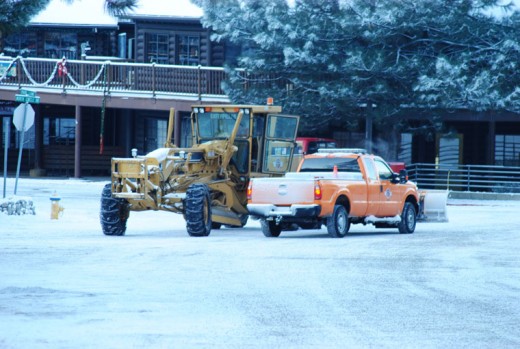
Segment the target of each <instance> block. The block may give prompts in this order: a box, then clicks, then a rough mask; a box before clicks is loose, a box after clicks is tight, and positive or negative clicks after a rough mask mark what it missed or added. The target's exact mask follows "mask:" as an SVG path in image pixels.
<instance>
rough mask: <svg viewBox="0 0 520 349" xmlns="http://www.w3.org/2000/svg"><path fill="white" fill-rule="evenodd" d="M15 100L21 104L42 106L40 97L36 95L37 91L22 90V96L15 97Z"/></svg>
mask: <svg viewBox="0 0 520 349" xmlns="http://www.w3.org/2000/svg"><path fill="white" fill-rule="evenodd" d="M14 100H15V101H16V102H20V103H32V104H40V97H38V96H37V95H36V92H35V91H31V90H25V89H23V88H22V89H21V90H20V94H18V95H15V97H14Z"/></svg>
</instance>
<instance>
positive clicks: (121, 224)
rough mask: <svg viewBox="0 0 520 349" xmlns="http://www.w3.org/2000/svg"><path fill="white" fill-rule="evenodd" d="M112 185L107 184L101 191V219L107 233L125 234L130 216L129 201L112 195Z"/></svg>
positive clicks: (102, 226)
mask: <svg viewBox="0 0 520 349" xmlns="http://www.w3.org/2000/svg"><path fill="white" fill-rule="evenodd" d="M110 187H111V185H110V184H107V185H105V187H104V188H103V191H102V192H101V210H100V212H99V221H100V222H101V228H102V229H103V234H105V235H116V236H121V235H125V231H126V222H127V220H128V217H129V216H130V210H129V208H128V202H127V201H126V200H124V199H116V198H113V197H112V191H111V188H110Z"/></svg>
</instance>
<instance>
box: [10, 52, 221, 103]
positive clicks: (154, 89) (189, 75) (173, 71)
mask: <svg viewBox="0 0 520 349" xmlns="http://www.w3.org/2000/svg"><path fill="white" fill-rule="evenodd" d="M225 78H226V73H225V71H224V68H221V67H203V66H181V65H163V64H154V63H151V64H142V63H126V62H115V61H110V60H108V58H107V60H103V61H102V60H99V61H91V60H62V59H60V60H56V59H46V58H22V57H17V58H8V57H0V88H1V86H17V87H18V88H21V87H35V88H46V89H54V90H58V91H59V92H67V91H72V90H75V91H91V92H97V93H110V92H125V93H140V94H151V95H152V96H156V95H158V94H175V95H187V96H197V97H198V98H199V99H201V97H203V96H204V97H211V96H214V97H225V96H226V94H225V93H224V91H223V90H222V88H221V82H222V81H223V80H224V79H225Z"/></svg>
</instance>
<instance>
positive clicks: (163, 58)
mask: <svg viewBox="0 0 520 349" xmlns="http://www.w3.org/2000/svg"><path fill="white" fill-rule="evenodd" d="M169 41H170V40H169V36H168V34H157V33H149V34H146V60H147V62H150V63H158V64H168V63H169V62H170V60H169Z"/></svg>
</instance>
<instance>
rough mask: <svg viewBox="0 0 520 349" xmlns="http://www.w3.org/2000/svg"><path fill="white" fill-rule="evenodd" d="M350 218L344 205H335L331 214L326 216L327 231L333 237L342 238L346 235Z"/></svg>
mask: <svg viewBox="0 0 520 349" xmlns="http://www.w3.org/2000/svg"><path fill="white" fill-rule="evenodd" d="M349 228H350V220H349V218H348V212H347V209H346V208H345V206H343V205H335V206H334V211H333V212H332V216H330V217H327V232H328V233H329V235H330V236H331V237H333V238H342V237H345V235H347V233H348V230H349Z"/></svg>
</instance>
